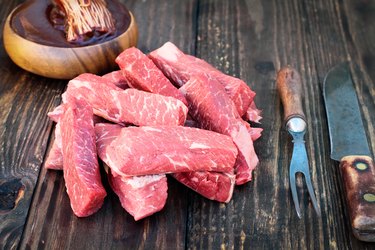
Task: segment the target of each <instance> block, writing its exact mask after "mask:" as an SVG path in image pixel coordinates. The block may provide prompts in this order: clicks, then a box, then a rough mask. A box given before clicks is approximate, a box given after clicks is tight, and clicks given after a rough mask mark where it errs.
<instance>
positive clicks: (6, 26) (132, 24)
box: [3, 4, 136, 50]
mask: <svg viewBox="0 0 375 250" xmlns="http://www.w3.org/2000/svg"><path fill="white" fill-rule="evenodd" d="M21 5H22V4H20V5H18V6H16V7H15V8H14V9H13V10H12V11H11V12H10V14H9V15H8V17H7V19H6V21H5V24H4V29H3V32H4V31H5V30H6V29H7V30H9V31H10V32H11V33H12V35H13V36H15V37H16V38H17V39H19V40H20V41H22V42H25V43H30V44H32V45H34V46H41V47H45V48H53V49H56V50H88V49H91V48H93V49H94V48H95V47H101V46H106V45H110V44H111V43H113V42H116V40H118V39H121V38H122V37H124V36H127V34H128V33H130V32H132V30H133V29H134V28H136V22H135V17H134V15H133V13H132V12H131V11H130V10H128V12H129V15H130V23H129V27H128V28H127V29H126V30H125V32H123V33H121V34H120V35H119V36H117V37H114V38H113V39H111V40H108V41H105V42H102V43H97V44H92V45H86V46H81V47H58V46H52V45H45V44H42V43H37V42H34V41H31V40H28V39H26V38H24V37H23V36H21V35H19V34H18V33H17V32H16V31H14V30H13V28H12V26H11V24H10V22H11V18H12V16H13V13H14V12H15V11H16V10H17V9H18V8H19V7H20V6H21ZM3 39H5V38H4V35H3Z"/></svg>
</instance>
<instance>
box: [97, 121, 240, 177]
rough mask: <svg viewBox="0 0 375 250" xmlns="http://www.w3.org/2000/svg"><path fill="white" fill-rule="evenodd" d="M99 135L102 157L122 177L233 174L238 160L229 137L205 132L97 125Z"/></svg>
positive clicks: (98, 143) (158, 127)
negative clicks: (211, 173)
mask: <svg viewBox="0 0 375 250" xmlns="http://www.w3.org/2000/svg"><path fill="white" fill-rule="evenodd" d="M95 132H96V136H97V149H98V154H99V157H100V158H101V159H102V160H103V161H104V162H105V163H106V164H107V165H108V166H109V167H110V168H111V169H112V171H113V172H114V173H117V174H118V175H126V176H135V175H148V174H160V173H177V172H191V171H215V172H232V171H233V166H234V163H235V161H236V157H237V149H236V146H235V145H234V144H233V142H232V140H231V138H230V137H229V136H226V135H222V134H219V133H215V132H212V131H208V130H203V129H197V128H189V127H182V126H153V127H151V126H149V127H146V126H145V127H121V126H118V125H115V124H97V125H95Z"/></svg>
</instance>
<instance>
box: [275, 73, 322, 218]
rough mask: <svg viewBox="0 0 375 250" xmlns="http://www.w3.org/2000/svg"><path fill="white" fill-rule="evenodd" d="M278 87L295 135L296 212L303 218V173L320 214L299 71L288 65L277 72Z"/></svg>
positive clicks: (293, 176)
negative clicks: (299, 182) (300, 193)
mask: <svg viewBox="0 0 375 250" xmlns="http://www.w3.org/2000/svg"><path fill="white" fill-rule="evenodd" d="M276 84H277V89H278V91H279V94H280V97H281V101H282V103H283V106H284V121H285V124H286V129H287V130H288V132H289V134H291V136H292V137H293V145H294V146H293V154H292V160H291V162H290V166H289V182H290V189H291V191H292V198H293V202H294V206H295V208H296V212H297V215H298V217H299V218H301V209H300V205H299V201H298V195H297V187H296V174H297V173H302V174H303V175H304V177H305V181H306V186H307V190H308V192H309V195H310V198H311V202H312V204H313V207H314V210H315V212H316V213H317V215H318V216H320V209H319V207H318V204H317V201H316V198H315V194H314V190H313V187H312V184H311V178H310V172H309V162H308V158H307V152H306V147H305V141H304V139H303V137H304V135H305V132H306V128H307V124H306V118H305V114H304V112H303V109H302V100H301V98H302V83H301V78H300V76H299V74H298V72H297V71H296V70H295V69H293V68H291V67H289V66H287V67H284V68H282V69H281V70H280V71H279V72H278V73H277V79H276Z"/></svg>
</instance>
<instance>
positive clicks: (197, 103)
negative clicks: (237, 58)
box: [180, 75, 258, 185]
mask: <svg viewBox="0 0 375 250" xmlns="http://www.w3.org/2000/svg"><path fill="white" fill-rule="evenodd" d="M180 91H181V92H182V93H184V95H185V97H186V100H188V102H189V114H190V115H191V116H192V117H193V118H194V119H195V120H196V121H197V122H198V123H199V125H200V127H201V128H204V129H209V130H212V131H216V132H218V133H222V134H225V135H228V136H230V137H231V138H232V139H233V142H234V144H235V145H236V146H237V148H238V159H237V162H236V166H235V171H236V184H237V185H240V184H244V183H246V182H248V181H250V180H251V172H252V170H253V169H254V168H255V167H256V165H257V164H258V157H257V155H256V153H255V151H254V146H253V141H252V138H251V134H250V132H249V125H248V123H246V122H245V121H243V120H242V119H241V117H240V115H239V114H238V112H237V109H236V107H235V106H234V104H233V102H232V100H231V99H230V98H229V97H228V95H227V94H226V93H225V90H224V87H223V85H221V84H220V83H219V82H218V81H217V80H216V79H215V78H210V77H207V76H205V75H200V76H197V75H196V76H193V77H191V78H190V80H189V81H188V82H187V83H186V84H185V85H184V86H182V87H181V88H180Z"/></svg>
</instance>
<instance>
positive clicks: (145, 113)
mask: <svg viewBox="0 0 375 250" xmlns="http://www.w3.org/2000/svg"><path fill="white" fill-rule="evenodd" d="M106 81H107V80H105V79H104V78H102V77H100V76H96V75H93V74H88V73H85V74H82V75H79V76H78V77H76V78H74V79H73V80H70V81H69V84H68V88H67V90H66V92H65V93H64V94H63V96H62V98H63V102H64V103H68V102H70V100H71V99H75V98H81V99H85V100H86V101H87V102H88V103H89V105H90V106H91V107H92V108H93V109H94V113H95V114H96V115H98V116H100V117H103V118H105V119H107V120H109V121H112V122H115V123H120V124H125V123H131V124H134V125H138V126H143V125H183V124H184V122H185V120H186V114H187V107H186V106H185V104H183V103H182V102H181V101H180V100H177V99H175V98H173V97H169V96H162V95H158V94H153V93H148V92H145V91H140V90H136V89H130V88H129V89H126V90H122V89H120V88H118V87H116V86H114V85H112V86H111V85H109V84H108V82H106ZM150 107H152V108H150Z"/></svg>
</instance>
